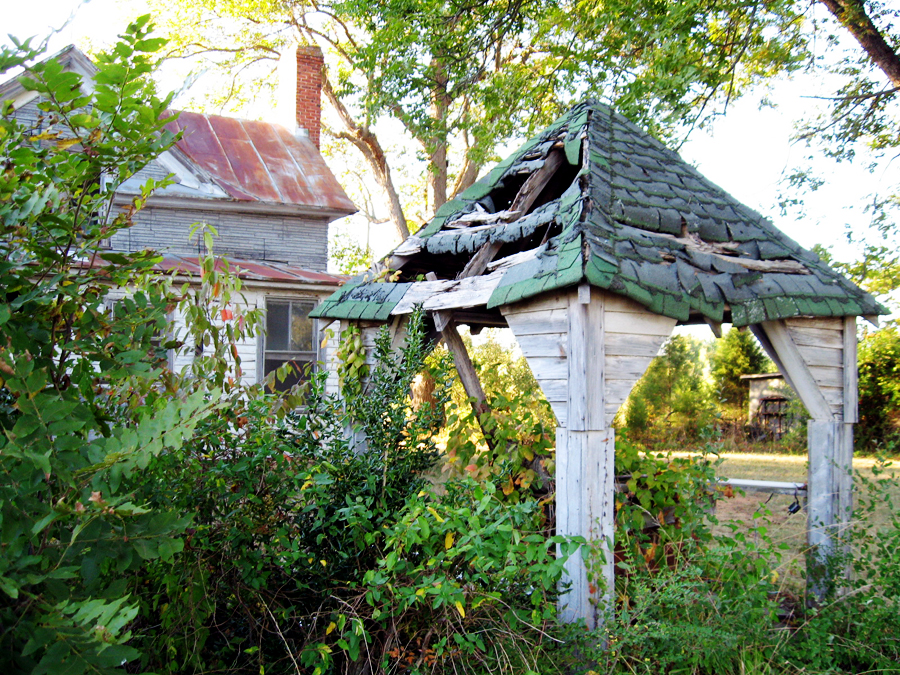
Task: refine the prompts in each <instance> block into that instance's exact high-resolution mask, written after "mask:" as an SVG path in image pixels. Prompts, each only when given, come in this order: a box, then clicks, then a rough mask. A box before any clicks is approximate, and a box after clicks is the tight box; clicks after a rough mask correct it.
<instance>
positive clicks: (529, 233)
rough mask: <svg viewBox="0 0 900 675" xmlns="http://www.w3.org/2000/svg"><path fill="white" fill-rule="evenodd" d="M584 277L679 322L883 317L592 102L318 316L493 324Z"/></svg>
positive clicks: (443, 212)
mask: <svg viewBox="0 0 900 675" xmlns="http://www.w3.org/2000/svg"><path fill="white" fill-rule="evenodd" d="M423 277H425V279H426V280H422V279H423ZM583 281H586V282H588V283H590V284H591V285H593V286H597V287H599V288H602V289H607V290H609V291H612V292H613V293H617V294H620V295H624V296H626V297H629V298H631V299H633V300H636V301H637V302H639V303H641V304H643V305H645V306H646V307H647V308H648V309H649V310H650V311H652V312H655V313H657V314H662V315H665V316H669V317H671V318H674V319H677V320H678V321H680V322H682V323H692V322H702V321H704V320H706V321H709V322H714V323H720V322H723V321H728V322H731V323H733V324H735V325H737V326H745V325H749V324H755V323H760V322H762V321H770V320H775V319H783V318H788V317H793V316H848V315H855V316H859V315H874V314H884V313H886V310H885V309H884V308H883V307H882V306H881V305H879V304H878V303H877V302H876V301H875V300H874V299H873V298H872V297H871V296H870V295H869V294H868V293H866V292H864V291H863V290H861V289H860V288H858V287H857V286H855V285H854V284H852V283H850V282H849V281H847V280H846V279H845V278H844V277H842V276H841V275H840V274H838V273H836V272H835V271H833V270H832V269H831V268H829V267H828V266H827V265H825V264H824V263H823V262H821V261H820V260H819V258H818V256H816V255H815V254H813V253H811V252H809V251H806V250H805V249H803V248H801V247H800V246H799V245H798V244H796V243H795V242H794V241H792V240H791V239H790V238H788V237H787V236H785V235H784V234H782V233H781V232H779V231H778V230H777V229H776V228H775V227H774V226H773V225H772V224H771V223H769V222H768V221H766V220H765V219H764V218H763V217H762V216H761V215H759V214H758V213H756V212H755V211H753V210H751V209H749V208H747V207H746V206H744V205H743V204H741V203H739V202H738V201H737V200H735V199H734V198H733V197H731V196H730V195H728V194H726V193H725V192H724V191H723V190H721V189H720V188H718V187H717V186H715V185H714V184H713V183H711V182H710V181H708V180H707V179H706V178H704V177H703V176H702V175H700V174H699V173H698V172H697V171H696V170H695V169H694V168H693V167H691V166H690V165H688V164H687V163H686V162H684V161H683V160H682V159H681V158H680V157H679V156H678V155H677V154H676V153H674V152H672V151H671V150H669V149H667V148H666V147H665V146H663V145H662V144H661V143H659V142H658V141H656V140H655V139H653V138H652V137H651V136H649V135H648V134H647V133H645V132H644V131H642V130H641V129H639V128H638V127H636V126H635V125H634V124H632V123H631V122H629V121H628V120H626V119H625V118H624V117H622V116H621V115H618V114H617V113H615V112H614V111H613V110H612V109H611V108H609V107H608V106H606V105H603V104H600V103H596V102H593V101H588V102H584V103H582V104H580V105H578V106H576V107H575V108H573V109H572V110H570V111H569V112H568V113H567V114H566V115H565V116H563V117H562V118H560V119H559V120H557V121H556V122H555V123H554V124H553V125H552V126H550V127H549V128H548V129H547V130H545V131H544V132H543V133H541V134H540V135H539V136H537V137H536V138H534V139H532V140H531V141H529V142H528V143H526V144H525V145H524V146H523V147H522V148H521V149H519V150H518V151H517V152H516V153H515V154H513V155H512V156H511V157H509V158H508V159H507V160H505V161H504V162H501V163H500V164H499V165H497V166H496V167H495V168H494V169H493V170H492V171H491V172H490V174H488V175H487V176H486V177H485V178H483V179H482V180H480V181H478V182H477V183H475V184H474V185H473V186H472V187H470V188H469V189H468V190H466V191H465V192H464V193H462V195H460V196H459V197H458V198H456V199H454V200H452V201H450V202H448V203H446V204H444V205H443V206H442V207H441V209H440V210H439V211H438V212H437V214H436V216H435V217H434V219H433V220H432V221H431V222H430V223H429V224H428V225H427V226H426V227H424V228H423V229H422V230H421V231H420V232H418V233H417V234H416V235H414V236H411V237H409V238H408V239H407V240H406V241H405V242H403V243H402V244H401V245H400V246H399V247H398V248H397V249H395V250H394V252H393V253H392V254H391V255H390V256H388V257H386V258H385V259H384V260H382V261H381V263H379V264H378V265H376V267H375V268H374V269H373V270H370V271H369V272H367V273H366V274H364V275H362V276H360V277H357V278H356V279H354V280H353V281H351V282H350V283H348V284H347V285H345V286H344V288H343V289H341V290H340V291H338V292H337V293H335V294H334V295H333V296H331V297H330V298H329V299H328V300H327V301H326V302H325V303H323V304H322V305H320V306H319V307H318V308H317V314H318V315H319V316H321V317H329V318H339V319H372V320H381V321H385V320H387V319H388V318H389V317H390V316H391V315H397V314H404V313H408V312H410V311H411V310H412V308H413V307H414V306H415V305H418V304H421V305H423V306H424V308H425V309H426V310H431V311H438V310H454V312H455V313H456V315H457V316H458V317H459V320H460V322H461V323H466V322H467V323H470V324H473V325H502V324H503V320H502V317H500V315H499V313H498V312H497V310H496V308H498V307H500V306H502V305H506V304H510V303H513V302H517V301H519V300H525V299H527V298H531V297H534V296H536V295H538V294H541V293H544V292H547V291H551V290H554V289H558V288H563V287H568V286H573V285H575V284H578V283H581V282H583ZM463 316H465V317H466V318H465V319H463Z"/></svg>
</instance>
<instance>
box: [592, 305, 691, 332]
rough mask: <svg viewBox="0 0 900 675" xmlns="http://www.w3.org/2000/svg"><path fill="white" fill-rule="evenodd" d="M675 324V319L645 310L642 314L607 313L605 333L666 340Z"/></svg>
mask: <svg viewBox="0 0 900 675" xmlns="http://www.w3.org/2000/svg"><path fill="white" fill-rule="evenodd" d="M675 323H676V320H675V319H670V318H669V317H667V316H662V315H660V314H654V313H653V312H650V311H649V310H646V309H644V311H643V312H636V311H633V312H620V311H610V312H608V313H607V321H606V332H607V333H621V334H625V335H656V336H662V337H664V338H667V337H669V335H671V333H672V327H674V326H675ZM670 326H671V327H670Z"/></svg>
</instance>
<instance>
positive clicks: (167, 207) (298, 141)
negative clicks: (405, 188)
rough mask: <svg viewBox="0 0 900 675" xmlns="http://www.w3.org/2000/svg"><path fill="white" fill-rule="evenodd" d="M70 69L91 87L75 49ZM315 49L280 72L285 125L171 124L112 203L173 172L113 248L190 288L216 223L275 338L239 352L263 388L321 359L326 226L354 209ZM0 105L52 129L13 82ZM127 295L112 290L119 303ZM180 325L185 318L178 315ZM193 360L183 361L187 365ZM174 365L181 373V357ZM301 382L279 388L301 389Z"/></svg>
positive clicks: (219, 249)
mask: <svg viewBox="0 0 900 675" xmlns="http://www.w3.org/2000/svg"><path fill="white" fill-rule="evenodd" d="M53 58H56V59H57V60H58V61H59V62H60V63H61V64H62V65H63V67H64V69H66V70H71V71H73V72H76V73H78V74H80V75H81V76H82V78H83V79H84V81H85V82H89V81H90V79H91V77H92V75H93V73H94V72H96V71H95V68H94V65H93V63H92V62H91V60H90V59H89V58H88V57H87V56H85V54H83V53H82V52H81V51H79V50H78V49H77V48H75V47H74V46H70V47H68V48H66V49H64V50H62V51H61V52H60V53H58V54H57V55H55V56H54V57H53ZM322 66H323V58H322V53H321V51H320V50H319V49H318V48H316V47H299V48H297V49H296V50H295V51H294V50H292V51H289V52H288V53H287V54H286V55H285V56H284V57H283V59H282V61H281V63H280V64H279V78H280V90H281V100H280V101H279V109H278V110H277V111H276V112H277V115H278V122H277V123H276V122H259V121H249V120H241V119H235V118H231V117H222V116H218V115H210V114H204V113H195V112H187V111H181V112H180V113H179V114H178V116H177V118H176V117H174V116H173V120H172V122H171V124H170V125H169V128H170V129H171V130H172V131H182V132H183V135H182V137H181V139H180V140H179V141H178V142H177V143H176V144H175V146H174V147H172V148H170V149H169V150H167V151H166V152H164V153H163V154H162V155H161V156H160V157H159V158H158V159H157V160H155V161H153V162H151V163H150V164H149V165H148V166H146V167H145V168H144V169H143V170H142V171H140V172H139V173H137V174H136V175H135V176H133V177H132V178H131V179H130V180H128V181H127V182H126V183H124V184H123V185H122V186H121V187H120V189H119V190H118V192H117V194H116V195H115V203H116V205H122V206H125V205H127V204H129V203H130V202H131V200H132V198H133V197H134V196H136V195H138V194H140V186H141V185H142V184H143V183H144V182H145V181H146V180H147V178H154V179H162V178H165V177H166V176H168V175H170V174H172V175H173V176H174V183H173V184H172V185H170V186H168V187H165V188H163V189H160V190H158V191H157V192H156V193H154V195H153V196H152V197H151V198H150V200H149V201H148V202H147V206H146V207H145V208H144V210H143V211H141V212H139V213H138V214H137V216H136V217H135V225H134V227H131V228H129V229H127V230H124V231H120V232H118V233H116V234H115V235H114V236H113V237H111V238H110V240H109V241H108V242H107V245H108V247H109V249H110V250H111V251H125V252H130V251H139V250H143V249H145V248H150V249H154V250H157V251H159V252H160V253H162V254H163V255H164V259H163V261H162V263H161V264H160V265H159V268H160V270H161V271H166V272H172V271H174V272H177V273H179V274H181V275H183V276H184V278H185V279H187V280H190V279H191V278H192V277H193V278H195V279H196V278H197V277H198V275H199V272H200V267H199V265H198V262H199V261H198V255H199V254H201V253H203V251H202V248H201V247H202V241H201V238H199V237H197V238H195V240H194V241H190V240H189V233H190V231H191V229H192V227H193V225H194V224H195V223H208V224H209V225H212V226H213V227H214V228H215V229H216V231H217V233H218V237H217V238H216V240H215V253H216V254H217V255H220V256H222V257H225V258H226V259H228V261H229V263H230V268H231V269H232V270H236V271H237V273H238V275H239V276H240V277H241V278H242V280H243V283H244V295H245V297H246V298H247V301H248V303H249V305H251V306H256V307H265V308H266V310H267V311H266V316H267V324H268V326H267V328H268V330H267V334H268V337H265V336H259V338H258V339H256V340H254V341H252V342H245V343H243V344H241V345H239V354H240V357H241V365H242V370H243V373H244V377H246V378H249V379H250V380H251V381H257V380H261V379H262V378H263V377H264V376H265V375H266V373H268V372H270V371H272V370H274V369H276V368H277V367H279V366H280V365H282V364H283V363H285V362H288V361H290V362H294V363H297V364H315V363H317V362H318V361H319V359H320V357H321V354H320V352H319V343H320V340H319V339H318V327H317V324H316V321H315V320H314V319H312V318H310V316H309V313H310V311H311V310H312V309H313V307H315V305H316V304H317V303H318V302H319V301H320V300H321V299H322V298H324V297H326V296H328V295H329V294H331V293H332V292H333V291H334V290H335V289H337V288H338V287H339V286H340V284H341V283H342V282H343V277H340V276H336V275H332V274H328V273H326V267H327V261H328V225H329V223H331V222H332V221H333V220H335V219H337V218H340V217H342V216H346V215H349V214H352V213H355V212H356V207H355V206H354V205H353V203H352V202H351V201H350V199H349V198H348V197H347V195H346V194H344V191H343V190H342V188H341V187H340V185H339V184H338V182H337V180H336V179H335V178H334V176H333V175H332V173H331V171H330V170H329V169H328V167H327V166H326V164H325V162H324V160H323V159H322V156H321V155H320V154H319V131H320V97H321V91H320V89H321V72H322ZM0 100H12V101H13V102H14V107H15V110H16V114H17V115H18V116H19V117H20V118H22V119H25V120H27V121H28V122H30V124H31V125H33V127H34V128H35V129H38V130H41V129H42V128H43V127H45V126H46V122H45V121H44V120H43V118H42V115H41V112H40V110H39V109H38V107H37V104H38V100H37V99H36V95H35V93H34V92H31V91H28V90H26V89H24V88H23V87H22V86H21V84H20V83H19V82H18V81H17V80H15V79H13V80H10V81H8V82H6V83H4V84H2V85H0ZM125 292H126V291H125V290H124V289H119V290H114V291H111V292H110V302H111V303H114V302H115V301H116V298H120V297H122V296H123V295H124V293H125ZM172 321H173V323H174V324H175V325H176V326H177V325H178V323H179V317H177V316H173V317H172ZM189 358H190V356H181V357H179V359H180V360H181V361H183V360H185V359H189ZM171 365H172V366H173V367H176V368H178V367H181V366H182V365H184V363H179V362H177V361H175V360H174V359H173V362H172V363H171ZM297 377H299V376H298V375H297V374H296V373H295V376H294V377H293V378H288V379H287V380H286V381H285V382H284V383H281V384H279V387H283V388H287V387H289V386H291V385H292V384H293V383H294V382H296V380H297Z"/></svg>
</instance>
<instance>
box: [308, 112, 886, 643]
mask: <svg viewBox="0 0 900 675" xmlns="http://www.w3.org/2000/svg"><path fill="white" fill-rule="evenodd" d="M386 269H389V270H392V271H394V273H391V274H385V273H384V271H385V270H386ZM417 305H421V306H423V307H424V309H425V310H426V311H427V313H428V315H429V317H430V321H431V325H432V326H433V331H434V335H435V336H436V337H437V336H439V337H441V338H443V339H444V340H445V342H446V343H447V345H448V348H449V349H450V350H451V351H452V352H453V353H454V357H455V359H456V364H457V368H458V370H459V371H460V375H461V379H462V380H463V383H464V385H465V387H466V391H467V392H468V394H469V396H470V397H474V398H476V399H478V400H479V401H481V403H479V405H486V404H485V403H484V394H483V393H482V391H481V387H480V384H479V382H478V378H477V374H476V372H475V370H474V368H473V367H472V365H471V362H470V360H469V358H468V355H467V354H466V351H465V347H464V345H463V343H462V341H461V340H460V338H459V335H458V333H457V329H456V326H457V325H458V324H467V325H468V326H470V327H471V328H472V329H473V330H474V331H477V330H479V329H480V328H482V327H486V326H501V327H507V326H508V327H509V328H510V329H512V333H513V334H514V336H515V338H516V339H517V341H518V343H519V346H520V347H521V349H522V352H523V353H524V355H525V357H526V358H527V360H528V363H529V364H530V366H531V369H532V371H533V372H534V374H535V376H536V378H537V380H538V382H539V383H540V386H541V388H542V389H543V392H544V394H545V395H546V397H547V399H548V400H549V401H550V403H551V405H552V407H553V410H554V412H555V414H556V418H557V421H558V428H557V437H556V439H557V443H556V453H557V454H556V467H557V468H556V495H557V500H556V509H557V510H556V525H557V532H558V533H560V534H565V535H582V536H585V537H587V538H588V539H592V540H596V541H599V542H600V545H601V546H603V547H605V548H606V551H607V555H606V563H605V564H604V565H603V568H602V570H600V575H599V577H600V578H599V580H598V579H594V581H599V582H598V583H596V584H592V583H590V582H591V579H589V578H588V570H587V569H586V568H585V564H584V562H583V560H582V559H581V557H580V556H577V555H576V556H573V557H572V558H570V559H569V560H568V561H567V563H566V564H567V568H566V569H567V571H566V574H567V577H568V581H569V582H570V583H571V586H570V590H569V592H568V593H567V594H566V595H564V596H563V598H562V600H561V605H562V616H563V618H564V619H567V620H577V619H584V620H585V621H587V623H588V625H589V626H593V625H596V623H597V621H598V620H600V618H601V616H602V614H601V612H602V609H603V607H604V606H607V603H609V601H610V595H609V594H610V592H611V590H610V589H611V588H612V578H613V563H612V561H613V556H612V555H611V551H610V548H609V547H610V546H611V541H612V536H613V520H614V515H613V504H614V499H613V476H614V469H613V465H614V455H613V451H614V441H615V433H614V430H613V429H612V428H611V423H612V420H613V417H614V415H615V414H616V411H617V410H618V409H619V407H620V406H621V405H622V403H623V402H624V401H625V399H626V398H627V396H628V394H629V392H630V391H631V388H632V386H633V385H634V384H635V382H636V381H637V380H638V378H639V377H640V376H641V375H642V374H643V372H644V371H645V369H646V368H647V366H648V365H649V363H650V361H651V360H652V359H653V357H655V356H656V354H657V353H658V351H659V349H660V347H661V345H662V344H663V343H664V341H665V340H666V338H667V337H668V336H669V335H670V333H671V331H672V329H673V328H674V327H675V326H676V325H679V324H697V323H706V324H708V325H709V326H710V327H711V328H712V330H713V331H714V332H715V333H716V335H717V336H718V335H720V333H721V324H722V323H723V322H729V323H732V324H734V325H736V326H739V327H740V326H749V327H750V328H751V329H752V330H753V332H754V333H755V334H756V336H757V337H758V338H759V340H760V341H761V343H762V344H763V346H764V347H765V349H766V351H767V352H768V353H769V355H770V356H771V357H772V359H773V360H774V361H775V363H776V364H777V366H778V368H779V370H780V371H781V373H782V374H783V375H784V377H785V379H786V381H787V382H788V383H789V384H790V385H791V387H792V388H793V389H794V390H795V391H796V392H797V393H798V395H799V397H800V398H801V400H802V401H803V403H804V404H805V406H806V407H807V409H808V410H809V413H810V415H811V417H812V421H811V422H810V424H809V453H810V465H809V466H810V468H809V485H810V491H809V522H810V527H809V542H810V544H811V545H812V546H813V547H814V550H816V551H818V556H819V557H818V558H816V556H813V558H814V559H816V560H819V561H821V560H823V559H824V558H825V557H827V556H828V555H829V554H830V552H831V551H833V550H835V547H837V546H839V545H840V544H839V537H840V529H841V527H842V526H843V525H844V524H846V523H847V522H848V518H849V515H850V508H851V507H850V503H851V502H850V489H851V482H850V481H851V479H850V472H849V466H850V459H851V457H852V451H853V450H852V448H853V423H854V422H855V421H856V317H857V316H871V315H877V314H882V313H885V310H884V309H883V308H882V307H881V306H880V305H879V304H878V303H877V302H876V301H875V300H874V299H873V298H872V297H871V296H869V295H868V294H867V293H865V292H864V291H862V290H861V289H859V288H857V287H856V286H854V285H853V284H852V283H850V282H848V281H847V280H846V279H844V278H843V277H842V276H840V275H839V274H837V273H836V272H834V271H833V270H832V269H830V268H829V267H828V266H827V265H826V264H825V263H823V262H822V261H821V260H820V259H819V258H818V257H817V256H816V255H815V254H813V253H810V252H809V251H806V250H804V249H803V248H801V247H800V246H799V245H797V244H796V243H795V242H793V241H792V240H791V239H789V238H788V237H786V236H785V235H784V234H782V233H781V232H779V231H778V230H777V229H776V228H775V227H774V226H773V225H772V224H771V223H769V222H768V221H766V220H765V219H764V218H763V217H762V216H761V215H759V214H758V213H756V212H754V211H753V210H751V209H749V208H747V207H746V206H744V205H742V204H740V203H739V202H737V201H736V200H735V199H734V198H732V197H731V196H730V195H728V194H726V193H725V192H723V191H722V190H721V189H720V188H718V187H717V186H715V185H714V184H713V183H711V182H710V181H709V180H707V179H706V178H704V177H703V176H702V175H700V174H699V173H698V172H697V171H696V170H695V169H694V168H692V167H691V166H689V165H688V164H686V163H685V162H684V161H683V160H681V158H680V157H679V156H678V155H677V154H676V153H674V152H672V151H671V150H669V149H667V148H666V147H664V146H663V145H662V144H661V143H659V142H658V141H656V140H655V139H653V138H652V137H650V136H649V135H648V134H646V133H645V132H643V131H642V130H641V129H639V128H638V127H636V126H635V125H633V124H631V123H630V122H629V121H628V120H627V119H625V118H624V117H622V116H621V115H618V114H617V113H615V112H614V111H613V110H612V109H610V108H609V107H608V106H606V105H602V104H600V103H596V102H584V103H582V104H580V105H578V106H576V107H574V108H573V109H572V110H570V111H569V112H568V113H567V114H566V115H564V116H563V117H561V118H560V119H559V120H557V121H556V122H555V123H554V124H553V125H551V126H550V127H549V128H548V129H546V130H545V131H544V132H543V133H541V134H540V135H539V136H537V137H536V138H534V139H532V140H530V141H528V142H527V143H526V144H525V145H524V146H522V147H521V148H520V149H519V150H518V151H516V152H515V153H513V154H512V155H511V156H510V157H509V158H508V159H507V160H505V161H503V162H502V163H500V164H499V165H497V166H496V167H495V168H494V169H493V170H492V171H491V172H490V173H489V174H488V175H487V176H486V177H484V178H483V179H482V180H480V181H478V182H477V183H476V184H474V185H473V186H472V187H470V188H469V189H468V190H466V191H465V192H464V193H462V194H461V195H460V196H459V197H458V198H456V199H454V200H452V201H450V202H448V203H447V204H444V206H443V207H441V209H440V210H439V211H438V212H437V214H436V216H435V217H434V218H433V219H432V221H431V222H430V223H428V224H427V225H426V226H425V227H424V228H423V229H422V230H421V231H420V232H418V233H417V234H416V235H415V236H411V237H410V238H408V239H407V240H406V241H405V242H403V243H402V244H401V245H400V246H399V247H398V248H397V249H395V250H394V251H393V253H392V254H391V255H389V256H387V257H386V258H385V259H384V260H382V261H381V262H380V263H379V265H377V266H376V268H375V269H373V270H371V271H370V272H369V273H367V274H365V275H361V276H359V277H357V278H356V279H354V280H352V281H350V282H348V283H347V284H346V285H345V286H344V287H343V288H341V289H340V290H339V291H337V292H335V294H334V295H333V296H331V297H330V298H329V299H328V300H326V301H325V302H323V303H322V304H321V305H319V307H318V308H317V309H316V310H315V312H314V314H315V315H316V316H318V317H320V318H322V319H330V320H335V321H338V322H340V323H341V325H342V326H343V325H346V324H347V323H355V324H357V325H358V326H359V327H360V328H361V329H362V331H363V335H364V341H365V343H366V344H371V343H372V339H373V336H374V332H375V331H377V330H378V327H379V326H381V325H385V324H387V325H389V326H390V328H391V330H392V331H398V330H399V329H400V328H401V327H402V325H403V322H404V317H405V316H407V315H408V314H409V313H410V312H411V311H412V310H413V308H414V307H415V306H417ZM339 332H340V331H336V333H339ZM334 368H335V364H331V365H330V366H329V369H330V370H333V369H334Z"/></svg>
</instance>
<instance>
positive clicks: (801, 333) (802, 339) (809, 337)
mask: <svg viewBox="0 0 900 675" xmlns="http://www.w3.org/2000/svg"><path fill="white" fill-rule="evenodd" d="M787 329H788V331H789V332H790V334H791V337H792V338H793V340H794V343H795V344H796V345H797V346H798V347H819V348H826V349H834V350H841V349H843V348H844V332H843V330H839V329H833V328H816V327H813V326H802V325H796V323H795V324H793V325H790V326H787Z"/></svg>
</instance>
